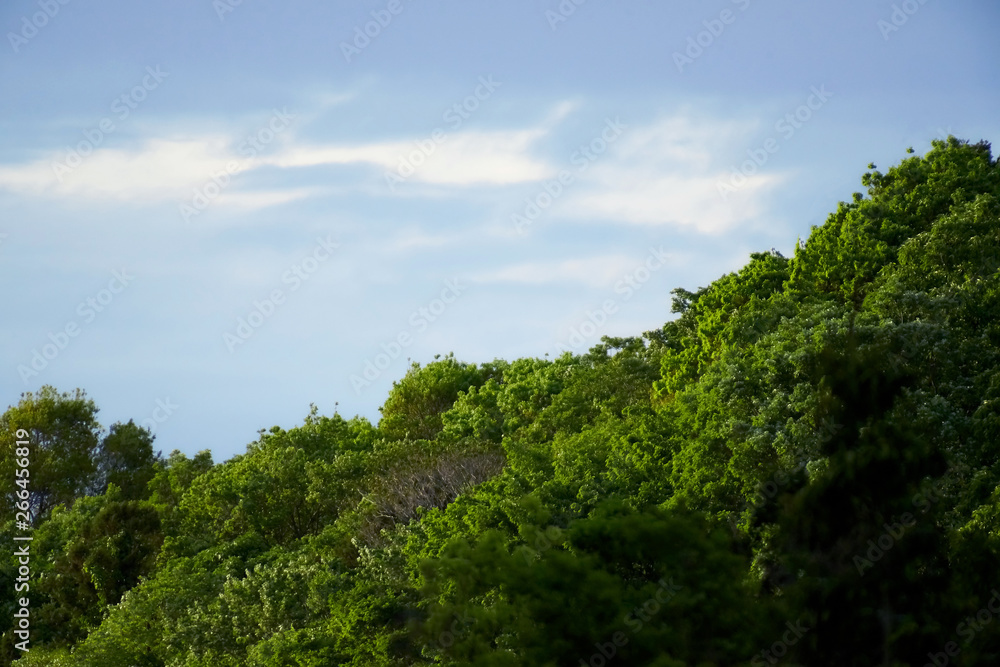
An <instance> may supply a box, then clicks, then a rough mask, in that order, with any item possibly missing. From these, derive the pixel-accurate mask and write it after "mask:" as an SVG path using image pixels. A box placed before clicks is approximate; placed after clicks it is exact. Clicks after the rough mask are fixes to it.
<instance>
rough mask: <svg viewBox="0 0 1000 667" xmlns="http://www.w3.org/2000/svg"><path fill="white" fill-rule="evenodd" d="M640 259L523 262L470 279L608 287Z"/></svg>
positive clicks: (610, 258)
mask: <svg viewBox="0 0 1000 667" xmlns="http://www.w3.org/2000/svg"><path fill="white" fill-rule="evenodd" d="M639 262H640V260H639V259H637V258H634V257H627V256H625V255H605V256H599V257H587V258H579V259H566V260H554V261H537V262H522V263H519V264H512V265H510V266H505V267H503V268H500V269H496V270H493V271H484V272H481V273H478V274H473V275H472V276H470V279H471V280H472V281H473V282H477V283H521V284H525V285H543V284H550V283H576V284H582V285H587V286H590V287H607V286H608V285H611V284H613V283H614V282H615V281H616V280H618V279H620V278H621V277H622V276H623V275H624V274H626V273H628V272H629V271H631V270H632V269H634V268H635V266H636V265H637V264H638V263H639Z"/></svg>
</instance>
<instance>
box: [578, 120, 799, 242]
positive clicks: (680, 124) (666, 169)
mask: <svg viewBox="0 0 1000 667" xmlns="http://www.w3.org/2000/svg"><path fill="white" fill-rule="evenodd" d="M754 129H755V124H753V123H748V122H734V121H718V120H710V119H698V118H697V117H696V116H695V115H694V114H693V113H691V112H685V113H682V114H679V115H676V116H673V117H668V118H664V119H661V120H659V121H657V122H655V123H652V124H649V125H646V126H642V127H637V128H634V129H630V130H628V131H627V132H626V133H625V134H624V135H623V137H622V139H621V140H620V142H619V143H617V144H615V145H613V146H612V147H611V148H610V149H609V150H608V153H607V155H606V156H602V157H601V158H600V160H598V161H597V162H596V163H595V164H594V165H593V166H592V167H591V168H590V169H589V170H588V171H587V172H586V173H585V174H583V175H582V177H581V184H580V185H579V186H576V187H574V188H573V189H572V191H570V192H568V196H567V197H566V198H565V200H566V201H565V203H564V204H563V207H562V208H561V209H560V211H559V212H560V213H561V214H562V215H564V216H566V217H569V218H577V219H591V220H593V219H598V220H601V221H613V222H619V223H627V224H635V225H674V226H683V227H693V228H695V229H696V230H697V231H699V232H704V233H719V232H722V231H725V230H727V229H731V228H732V227H733V226H734V225H736V224H738V223H740V222H742V221H745V220H748V219H750V218H753V217H754V216H757V215H759V214H760V213H761V210H762V206H763V203H762V195H764V194H765V193H766V192H767V191H769V190H770V189H771V188H773V187H774V186H776V185H778V184H779V183H781V182H782V181H783V178H784V177H783V176H782V175H780V174H757V175H754V176H750V177H748V178H747V182H746V184H745V185H744V186H743V187H742V188H741V190H740V192H739V193H738V194H737V195H736V196H732V197H730V198H729V199H728V200H727V201H723V200H721V199H720V197H719V193H718V190H717V185H718V182H719V181H720V180H723V179H726V178H728V176H729V174H728V172H727V168H726V162H725V160H726V159H727V156H729V155H731V154H732V153H733V150H732V145H738V146H742V145H747V144H748V143H749V137H750V136H751V135H752V133H753V131H754Z"/></svg>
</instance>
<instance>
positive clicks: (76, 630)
mask: <svg viewBox="0 0 1000 667" xmlns="http://www.w3.org/2000/svg"><path fill="white" fill-rule="evenodd" d="M861 182H862V185H863V187H864V189H865V191H864V192H859V193H855V194H854V195H853V197H852V198H851V199H850V201H847V202H843V203H841V204H840V205H839V206H838V208H837V210H836V211H834V212H833V213H831V214H830V215H829V217H828V219H827V221H826V222H825V224H823V225H822V226H819V227H816V228H814V229H813V230H812V233H811V234H810V236H809V238H808V239H803V240H801V241H800V243H799V244H798V246H797V247H796V249H795V253H794V256H793V257H784V256H782V255H781V254H780V253H778V252H775V251H773V250H772V251H770V252H760V253H755V254H753V255H752V256H751V258H750V261H749V262H748V263H747V264H746V265H745V266H744V267H743V268H742V269H741V270H740V271H738V272H736V273H732V274H729V275H726V276H723V277H721V278H719V279H718V280H716V281H715V282H714V283H712V284H711V285H709V286H708V287H704V288H700V289H698V290H696V291H689V290H687V289H676V290H674V293H673V295H674V299H673V311H674V313H676V314H677V317H676V318H674V319H672V320H671V321H669V322H667V323H666V324H664V325H663V327H662V328H661V329H657V330H654V331H649V332H646V333H644V334H642V335H637V336H636V337H633V338H604V339H603V340H602V342H601V343H600V344H599V345H597V346H595V347H593V348H592V349H591V350H589V351H588V352H587V353H586V354H581V355H572V354H570V353H566V354H564V355H563V356H561V357H559V358H556V359H551V360H550V359H517V360H513V361H503V360H495V361H492V362H489V363H484V364H481V365H475V364H469V363H463V362H462V361H460V360H458V359H455V358H454V357H453V356H451V355H448V356H444V357H440V358H438V359H436V360H435V361H433V362H431V363H428V364H427V365H424V366H420V365H416V364H414V365H413V366H412V367H411V368H410V369H409V371H408V372H407V373H406V375H405V377H403V378H401V379H400V380H398V381H397V382H396V383H395V385H394V387H393V389H392V391H391V392H390V394H389V396H388V398H387V399H386V401H385V403H384V405H383V406H382V408H381V415H382V416H381V420H380V421H379V423H378V424H377V425H373V424H371V423H370V422H368V421H367V420H365V419H362V418H352V419H345V418H344V417H342V416H340V415H336V414H335V415H333V416H323V415H320V414H318V412H317V411H316V410H315V408H314V409H313V410H312V412H311V413H310V414H309V415H308V416H307V417H306V418H305V421H304V422H303V423H302V424H301V425H300V426H297V427H295V428H291V429H287V430H286V429H282V428H278V427H274V428H271V429H269V430H262V431H261V432H260V437H259V439H258V440H256V441H255V442H253V443H251V444H249V445H248V447H247V450H246V453H245V454H242V455H240V456H236V457H234V458H232V459H230V460H228V461H225V462H223V463H213V461H212V458H211V454H210V453H209V452H207V451H206V452H202V453H200V454H198V455H197V456H194V457H193V458H191V457H188V456H185V455H184V454H182V453H180V452H178V451H174V452H173V453H172V454H170V455H169V456H167V457H162V456H161V455H159V454H157V453H156V451H155V447H154V443H153V438H152V436H151V435H150V433H149V432H148V431H146V430H145V429H143V428H140V427H138V426H136V425H135V424H134V423H132V422H129V423H127V424H115V425H113V426H111V427H110V428H108V429H104V428H102V427H101V425H100V424H99V423H98V421H97V411H98V410H97V406H96V405H95V404H94V402H93V401H92V400H91V399H89V398H88V397H87V396H86V394H85V393H83V392H81V391H79V390H78V391H76V392H74V393H60V392H59V391H57V390H56V389H53V388H51V387H46V388H44V389H42V390H41V391H39V392H37V393H34V394H25V395H24V396H22V398H21V400H20V402H19V403H18V404H17V405H14V406H12V407H10V408H9V409H8V410H7V411H6V413H5V414H4V415H3V416H2V418H0V422H2V423H0V438H3V439H4V443H3V445H4V446H3V448H2V453H0V488H2V490H3V496H2V497H3V501H4V504H5V511H4V515H3V520H4V521H5V522H6V523H5V524H4V527H3V534H2V536H0V539H2V541H3V549H4V551H5V553H6V554H13V553H14V551H15V549H16V548H17V546H18V543H15V542H14V541H13V536H14V535H15V534H19V531H17V529H16V527H15V523H14V516H15V512H16V511H17V507H16V504H17V503H18V502H19V500H18V498H17V491H18V490H19V487H18V486H17V485H16V482H15V476H14V468H15V461H14V459H15V455H14V451H15V440H16V439H17V438H16V436H15V431H16V430H17V429H24V430H26V431H27V432H28V433H29V434H30V438H29V439H30V441H31V443H32V447H33V459H32V466H31V477H30V479H31V485H30V489H31V495H30V501H29V504H30V508H31V514H32V517H33V525H34V529H33V536H34V540H33V541H32V543H31V551H32V560H31V567H32V579H31V581H30V593H28V594H27V596H28V597H30V600H31V628H32V639H31V645H30V649H31V650H30V651H29V652H28V653H25V654H23V657H21V656H22V654H21V653H20V652H18V651H16V650H15V648H14V645H15V644H16V643H17V641H18V639H17V638H16V636H15V634H14V623H13V614H14V610H15V600H14V598H13V596H12V595H11V594H9V593H8V591H13V590H14V586H15V579H16V577H17V567H18V566H17V561H16V560H15V559H14V558H13V557H5V558H4V559H3V561H2V569H0V587H2V588H3V590H4V595H3V596H0V605H2V610H0V623H2V626H3V628H4V629H5V630H6V632H5V633H4V634H3V636H2V640H0V656H2V660H0V661H2V664H4V665H8V664H11V661H12V660H14V659H15V658H17V659H16V661H15V662H13V664H15V665H16V666H17V667H31V666H41V665H56V666H67V667H69V666H73V667H133V666H142V667H165V666H169V667H181V666H183V667H209V666H210V667H242V666H252V667H324V666H327V665H356V666H365V667H369V666H386V667H388V666H397V665H400V666H401V665H432V664H444V665H476V666H482V667H487V666H489V667H501V666H508V665H509V666H518V665H524V666H539V667H541V666H564V665H565V666H571V665H572V666H578V665H590V666H592V667H601V666H603V665H621V666H625V665H637V666H639V665H641V666H650V667H682V666H687V665H691V666H695V665H699V666H701V665H755V666H758V665H774V664H788V665H792V664H802V665H811V666H817V665H842V666H847V665H858V666H864V667H870V666H873V665H885V666H890V665H925V664H932V665H946V664H959V665H990V664H1000V618H997V616H998V615H1000V592H998V591H1000V458H998V454H1000V163H998V162H997V160H995V159H993V157H992V156H991V153H990V146H989V145H988V144H986V143H979V144H969V143H966V142H962V141H959V140H957V139H954V138H949V139H948V140H947V141H935V142H934V145H933V148H932V150H931V151H930V152H928V153H927V154H926V155H924V156H922V157H921V156H916V155H911V156H909V157H907V158H906V159H904V160H903V161H902V162H901V163H899V164H898V165H896V166H894V167H892V168H890V169H888V170H887V171H886V172H885V173H882V172H880V171H878V170H876V168H875V165H869V171H868V172H867V173H865V174H864V175H863V177H862V179H861Z"/></svg>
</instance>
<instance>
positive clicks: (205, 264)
mask: <svg viewBox="0 0 1000 667" xmlns="http://www.w3.org/2000/svg"><path fill="white" fill-rule="evenodd" d="M998 27H1000V6H998V5H997V4H996V3H995V2H993V1H991V0H964V1H962V0H952V1H950V2H945V1H944V0H924V1H923V2H921V0H908V1H907V2H890V1H881V0H875V1H872V0H865V1H863V2H862V1H860V0H847V1H844V2H838V3H829V2H822V3H821V2H815V1H813V2H791V1H790V0H786V1H781V2H763V0H736V1H732V0H712V1H704V2H688V3H665V2H651V1H638V0H637V1H635V2H620V3H610V2H598V1H597V0H584V1H583V2H580V3H579V4H577V2H576V0H562V2H560V1H559V0H509V1H507V2H503V3H500V2H491V3H488V2H483V1H468V0H467V1H465V2H443V3H425V2H419V1H418V0H378V1H374V2H369V1H364V2H353V3H320V2H312V1H309V2H307V1H287V0H286V1H285V2H277V1H268V0H242V2H240V3H239V4H235V2H234V0H215V2H213V1H212V0H196V1H195V0H177V1H175V2H170V3H142V4H137V3H134V2H129V3H126V2H118V1H115V0H112V1H108V2H104V3H101V4H100V5H99V6H95V5H94V4H93V3H85V2H83V1H82V0H66V1H65V2H60V0H33V1H28V0H12V1H11V2H7V3H5V4H4V5H3V7H2V8H0V28H2V31H3V33H4V40H3V44H2V45H0V89H2V91H3V92H2V94H0V277H2V280H3V284H4V286H5V289H4V290H3V299H4V313H5V316H4V318H3V320H2V325H0V326H2V328H3V340H4V345H3V347H2V350H0V355H2V356H0V390H2V398H3V399H4V400H5V401H6V404H14V403H16V402H17V400H18V398H19V396H20V394H21V393H22V392H24V391H33V390H36V389H38V388H39V387H40V386H42V385H44V384H51V385H54V386H56V387H57V388H59V389H60V390H63V391H66V390H71V389H73V388H75V387H81V388H83V389H85V390H86V391H87V392H88V394H89V395H90V396H91V397H92V398H94V399H95V401H96V402H97V404H98V406H99V407H100V408H101V413H100V417H101V420H102V423H104V424H106V425H107V424H111V423H113V422H115V421H119V420H128V419H130V418H132V419H135V420H136V421H137V422H144V423H146V424H147V425H150V426H154V427H155V431H156V435H157V443H156V445H157V447H158V448H160V449H162V450H164V452H165V453H166V452H169V451H170V450H172V449H180V450H182V451H184V452H186V453H189V454H192V453H194V452H197V451H199V450H201V449H206V448H208V449H211V450H212V452H213V455H214V456H215V458H216V460H221V459H224V458H228V457H229V456H232V455H234V454H237V453H240V452H242V451H243V450H244V448H245V446H246V444H247V443H248V442H251V441H252V440H254V439H255V438H256V433H257V430H258V429H260V428H269V427H271V426H272V425H275V424H277V425H281V426H283V427H291V426H294V425H296V424H297V423H300V422H301V420H302V418H303V417H304V416H305V415H306V414H307V413H308V411H309V404H310V403H315V404H316V405H317V406H318V408H319V410H320V411H321V412H322V413H325V414H329V413H332V412H333V411H334V410H335V405H337V407H336V409H337V410H339V412H340V413H341V414H345V415H353V414H361V415H364V416H366V417H368V418H370V419H372V420H373V421H375V420H377V419H378V406H379V405H380V404H381V403H382V401H383V400H384V399H385V397H386V394H387V392H388V390H389V388H390V387H391V384H392V381H393V380H395V379H398V378H399V377H401V376H402V375H403V374H404V373H405V371H406V369H407V366H408V361H407V360H408V359H412V360H414V361H419V362H421V363H426V362H427V361H430V360H432V359H433V358H434V355H436V354H447V353H448V352H454V353H455V355H456V356H457V357H458V358H460V359H462V360H465V361H470V362H477V363H478V362H484V361H489V360H491V359H494V358H498V357H499V358H506V359H514V358H517V357H522V356H537V357H541V356H544V355H545V354H549V355H550V356H551V355H556V354H558V352H559V351H560V350H561V349H572V350H576V351H580V352H582V351H585V350H586V348H587V347H589V346H590V345H592V344H594V343H597V342H598V341H599V338H600V336H602V335H634V334H639V333H641V332H643V331H647V330H650V329H653V328H657V327H659V326H660V325H662V323H663V322H664V321H666V320H667V319H670V317H671V315H670V290H671V289H673V288H675V287H678V286H683V287H686V288H688V289H695V288H697V287H699V286H702V285H705V284H707V283H709V282H711V281H712V280H714V279H715V278H717V277H719V276H720V275H722V274H724V273H726V272H728V271H732V270H735V269H738V268H739V267H740V266H741V265H742V264H744V263H745V262H746V261H747V259H748V256H749V254H750V253H751V252H754V251H759V250H767V249H769V248H772V247H773V248H776V249H778V250H779V251H782V252H784V253H786V254H790V253H791V251H792V248H793V246H794V244H795V242H796V239H797V238H798V237H800V236H801V237H804V236H806V235H807V234H808V233H809V229H810V227H811V226H812V225H818V224H822V222H823V221H824V220H825V218H826V216H827V214H828V213H829V212H830V211H832V210H834V208H835V207H836V204H837V202H838V201H841V200H847V199H850V196H851V193H853V192H855V191H858V190H861V186H860V176H861V174H862V173H863V171H864V170H865V167H866V165H867V164H868V163H869V162H875V163H876V164H877V165H878V166H879V167H880V168H883V169H884V168H887V167H889V166H891V165H892V164H894V163H896V162H898V161H899V160H900V159H902V158H904V157H905V150H906V148H907V147H909V146H912V147H913V148H914V149H916V150H917V152H919V153H923V152H925V151H926V150H927V149H929V147H930V141H931V140H932V139H934V138H938V137H942V138H943V137H944V136H947V135H948V134H949V133H950V134H954V135H956V136H958V137H960V138H964V139H969V140H972V141H978V140H980V139H985V140H987V141H994V140H996V139H997V137H998V136H1000V132H998V130H1000V116H998V115H997V112H996V109H997V108H1000V105H998V102H1000V86H998V85H997V82H998V81H1000V65H998V63H1000V57H998V56H1000V52H998V47H997V46H996V35H997V28H998ZM366 31H367V34H365V33H366ZM366 369H367V373H368V374H367V376H366V375H365V372H366ZM338 404H339V405H338Z"/></svg>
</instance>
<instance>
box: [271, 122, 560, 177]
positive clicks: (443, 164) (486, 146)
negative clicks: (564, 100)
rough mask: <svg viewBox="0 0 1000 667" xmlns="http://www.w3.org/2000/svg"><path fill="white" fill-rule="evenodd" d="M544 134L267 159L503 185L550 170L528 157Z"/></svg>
mask: <svg viewBox="0 0 1000 667" xmlns="http://www.w3.org/2000/svg"><path fill="white" fill-rule="evenodd" d="M543 134H544V130H538V129H531V130H513V131H495V132H472V131H469V132H456V133H452V134H448V133H446V134H445V135H444V140H443V141H442V142H441V143H436V142H434V141H433V140H432V139H431V136H430V135H429V134H428V135H427V136H425V137H419V138H415V139H413V140H410V141H390V142H374V143H367V144H357V145H353V146H344V145H335V144H333V145H327V146H295V147H290V148H288V149H287V150H285V151H283V152H281V153H278V154H277V155H274V156H272V157H270V158H268V159H267V163H268V164H272V165H275V166H278V167H283V168H293V167H315V166H320V165H333V164H358V163H367V164H371V165H375V166H377V167H379V168H381V169H384V170H386V171H390V172H393V173H395V172H396V170H397V169H399V167H400V165H401V164H403V163H409V165H410V166H413V167H414V169H413V174H412V175H410V176H408V177H407V179H406V180H413V181H423V182H426V183H432V184H435V185H453V186H464V185H477V184H492V185H506V184H510V183H522V182H525V181H534V180H539V179H543V178H547V177H549V176H551V175H552V173H553V169H552V167H550V166H549V165H547V164H546V163H544V162H542V161H540V160H538V159H537V158H534V157H532V156H531V155H530V152H531V148H532V145H533V144H534V142H535V141H537V140H538V139H539V138H540V137H541V136H542V135H543Z"/></svg>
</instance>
